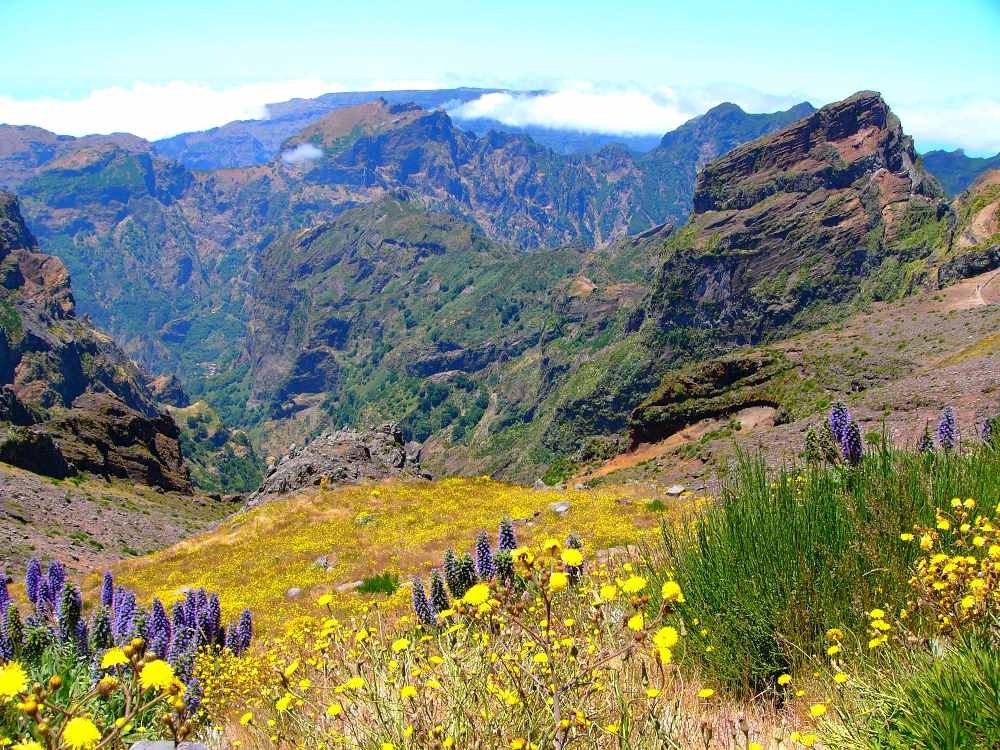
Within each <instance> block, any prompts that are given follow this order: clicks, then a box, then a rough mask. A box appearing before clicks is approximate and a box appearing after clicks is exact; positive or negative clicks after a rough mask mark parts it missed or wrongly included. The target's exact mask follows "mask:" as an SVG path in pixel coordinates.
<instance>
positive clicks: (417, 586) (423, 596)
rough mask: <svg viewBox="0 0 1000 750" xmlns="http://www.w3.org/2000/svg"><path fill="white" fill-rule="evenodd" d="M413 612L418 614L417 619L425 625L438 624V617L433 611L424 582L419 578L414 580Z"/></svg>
mask: <svg viewBox="0 0 1000 750" xmlns="http://www.w3.org/2000/svg"><path fill="white" fill-rule="evenodd" d="M413 611H414V612H415V613H416V615H417V619H419V620H420V621H421V622H422V623H424V624H425V625H436V624H437V617H436V616H435V613H434V610H433V609H431V603H430V602H429V601H428V600H427V590H426V589H425V588H424V582H423V581H421V580H420V579H419V578H414V579H413Z"/></svg>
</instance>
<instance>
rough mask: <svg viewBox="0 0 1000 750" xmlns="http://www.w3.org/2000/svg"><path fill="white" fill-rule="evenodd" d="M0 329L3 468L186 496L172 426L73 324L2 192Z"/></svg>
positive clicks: (108, 346)
mask: <svg viewBox="0 0 1000 750" xmlns="http://www.w3.org/2000/svg"><path fill="white" fill-rule="evenodd" d="M0 328H2V335H0V383H2V384H3V391H2V394H3V395H2V399H0V405H2V408H0V419H2V421H4V422H6V424H7V426H6V427H3V428H0V430H2V433H3V435H2V437H0V457H2V458H3V460H5V461H7V462H9V463H14V464H17V465H19V466H23V467H24V468H27V469H29V470H31V471H36V472H40V473H44V474H50V475H52V476H57V477H62V476H66V475H68V474H70V473H72V472H73V471H75V470H84V471H89V472H93V473H96V474H102V475H105V476H118V477H128V478H130V479H132V480H134V481H137V482H141V483H143V484H148V485H154V486H159V487H164V488H167V489H172V490H178V491H190V489H191V483H190V480H189V479H188V476H187V471H186V470H185V468H184V466H183V461H182V459H181V451H180V444H179V441H178V437H179V433H178V431H177V427H176V425H175V424H174V423H173V420H172V419H171V418H170V417H169V416H167V415H164V414H161V413H159V411H158V409H157V407H156V406H155V404H154V402H153V399H152V397H151V394H150V393H149V391H148V389H147V387H146V384H145V383H146V377H145V376H144V375H143V373H141V372H140V371H139V370H138V369H137V368H136V366H135V365H134V364H133V363H132V362H131V361H130V360H129V359H128V358H127V357H125V355H124V354H123V353H122V352H121V350H119V349H118V347H116V346H115V345H114V344H113V343H112V342H111V340H110V339H109V338H108V337H107V336H105V335H103V334H101V333H99V332H98V331H96V330H94V329H93V328H90V327H89V326H88V325H87V324H86V323H84V322H83V321H81V320H79V319H78V318H77V317H76V310H75V304H74V300H73V294H72V291H71V289H70V282H69V273H68V271H67V270H66V267H65V265H63V263H62V262H61V261H60V260H59V259H58V258H55V257H53V256H50V255H44V254H42V253H39V252H36V245H35V241H34V238H33V237H32V235H31V233H30V232H29V231H28V230H27V228H26V226H25V225H24V221H23V219H22V217H21V214H20V210H19V207H18V203H17V200H16V199H15V198H14V196H13V195H11V194H9V193H0Z"/></svg>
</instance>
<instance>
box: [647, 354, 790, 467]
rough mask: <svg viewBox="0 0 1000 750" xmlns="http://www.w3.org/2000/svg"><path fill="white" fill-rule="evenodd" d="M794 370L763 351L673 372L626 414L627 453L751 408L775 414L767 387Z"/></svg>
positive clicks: (779, 357)
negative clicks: (689, 427) (628, 416)
mask: <svg viewBox="0 0 1000 750" xmlns="http://www.w3.org/2000/svg"><path fill="white" fill-rule="evenodd" d="M794 366H795V365H794V363H793V362H792V361H791V360H789V358H788V357H787V356H785V355H784V354H783V353H782V352H779V351H772V350H767V349H763V350H754V351H750V352H741V353H738V354H730V355H726V356H723V357H719V358H717V359H711V360H708V361H707V362H704V363H700V364H698V365H692V366H691V367H687V368H684V369H681V370H676V371H674V372H672V373H670V374H669V375H668V376H667V377H666V378H664V380H663V382H662V383H661V384H660V387H659V388H657V389H656V391H655V392H654V393H652V394H651V395H650V396H649V398H647V399H646V401H644V402H643V404H642V405H641V406H640V407H639V408H637V409H636V410H635V411H634V412H633V413H632V417H631V421H630V425H629V440H630V443H631V445H632V447H635V446H637V445H639V444H641V443H654V442H657V441H658V440H662V439H664V438H666V437H668V436H670V435H672V434H673V433H675V432H677V431H678V430H680V429H682V428H683V427H686V426H687V425H690V424H694V423H695V422H698V421H699V420H702V419H708V418H717V417H725V416H728V415H730V414H734V413H736V412H737V411H739V410H741V409H746V408H748V407H751V406H771V407H775V408H778V407H779V406H780V404H779V402H778V401H777V400H776V398H775V396H774V394H773V393H772V392H771V391H770V389H769V388H768V386H769V384H770V381H771V380H772V379H774V378H775V377H778V376H780V375H781V374H783V373H785V372H788V371H790V370H792V369H793V368H794Z"/></svg>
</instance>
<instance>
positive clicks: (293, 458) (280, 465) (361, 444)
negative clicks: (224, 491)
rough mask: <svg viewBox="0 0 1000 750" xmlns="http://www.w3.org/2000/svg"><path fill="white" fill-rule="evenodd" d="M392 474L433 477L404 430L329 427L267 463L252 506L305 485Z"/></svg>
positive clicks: (370, 479) (385, 477)
mask: <svg viewBox="0 0 1000 750" xmlns="http://www.w3.org/2000/svg"><path fill="white" fill-rule="evenodd" d="M389 477H410V478H417V477H423V478H426V477H428V475H427V474H425V473H424V472H422V471H421V469H420V465H419V463H418V462H417V461H416V459H415V457H413V456H411V455H408V454H407V451H406V447H405V445H404V443H403V434H402V433H401V432H400V431H399V429H398V428H397V427H396V426H395V425H393V424H386V425H383V426H382V427H380V428H378V429H376V430H369V431H364V432H356V431H353V430H338V431H336V432H328V433H326V434H324V435H322V436H320V437H318V438H316V439H315V440H313V441H312V442H310V443H308V444H307V445H305V446H303V447H302V448H296V447H295V446H292V449H291V450H290V451H289V452H288V453H287V454H285V455H284V456H282V457H281V458H280V459H278V461H277V462H275V464H274V465H273V466H271V467H270V468H269V469H268V472H267V476H265V477H264V482H263V484H261V487H260V489H259V490H258V491H257V492H255V493H254V494H252V495H251V496H250V497H249V498H248V500H247V507H253V506H255V505H258V504H260V503H262V502H265V501H266V500H267V499H268V498H270V497H276V496H279V495H284V494H286V493H289V492H294V491H295V490H298V489H302V488H304V487H314V486H318V485H320V484H326V483H328V482H329V483H357V482H363V481H375V480H379V479H387V478H389Z"/></svg>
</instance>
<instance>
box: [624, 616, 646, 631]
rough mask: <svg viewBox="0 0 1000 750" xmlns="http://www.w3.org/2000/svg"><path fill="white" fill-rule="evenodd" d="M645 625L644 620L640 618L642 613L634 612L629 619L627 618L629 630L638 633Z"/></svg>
mask: <svg viewBox="0 0 1000 750" xmlns="http://www.w3.org/2000/svg"><path fill="white" fill-rule="evenodd" d="M645 624H646V619H645V618H644V617H643V616H642V612H636V613H635V614H634V615H632V616H631V617H630V618H628V627H629V630H634V631H636V632H639V631H640V630H642V628H643V626H644V625H645Z"/></svg>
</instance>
